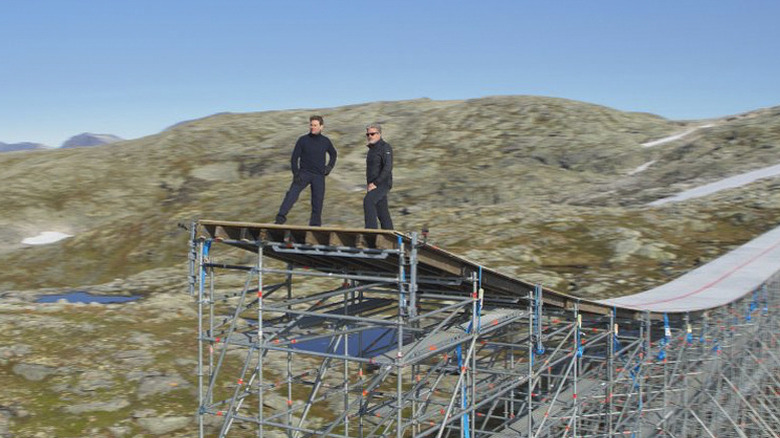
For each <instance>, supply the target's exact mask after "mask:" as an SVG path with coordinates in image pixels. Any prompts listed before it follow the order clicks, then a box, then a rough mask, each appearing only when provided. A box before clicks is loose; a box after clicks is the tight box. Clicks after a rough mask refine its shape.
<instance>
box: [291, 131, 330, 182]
mask: <svg viewBox="0 0 780 438" xmlns="http://www.w3.org/2000/svg"><path fill="white" fill-rule="evenodd" d="M326 153H327V154H328V156H329V157H330V159H329V160H328V164H327V165H325V154H326ZM336 156H337V152H336V148H335V147H333V143H331V142H330V139H329V138H328V137H325V136H324V135H322V134H317V135H314V134H312V133H311V132H310V133H308V134H306V135H304V136H301V138H299V139H298V141H297V142H295V149H293V153H292V158H291V159H290V165H291V166H292V173H293V175H298V172H300V171H301V170H305V171H307V172H311V173H315V174H318V175H327V174H329V173H330V171H331V170H333V166H335V165H336ZM299 161H300V163H299Z"/></svg>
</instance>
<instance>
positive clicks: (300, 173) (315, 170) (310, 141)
mask: <svg viewBox="0 0 780 438" xmlns="http://www.w3.org/2000/svg"><path fill="white" fill-rule="evenodd" d="M324 126H325V122H324V121H323V119H322V116H311V117H309V133H308V134H306V135H304V136H302V137H301V138H299V139H298V141H297V142H296V143H295V149H293V153H292V158H291V160H290V165H291V167H292V173H293V180H292V184H290V189H289V190H287V194H286V195H285V196H284V200H283V201H282V205H281V206H280V207H279V213H278V214H277V215H276V220H275V221H274V223H275V224H283V223H285V222H287V213H288V212H289V211H290V209H292V207H293V204H295V201H297V200H298V195H300V194H301V192H302V191H303V189H305V188H306V186H308V185H311V217H310V218H309V225H311V226H315V227H319V226H320V225H322V204H323V200H324V198H325V176H326V175H328V174H329V173H330V172H331V171H332V170H333V166H335V165H336V155H337V153H336V148H335V147H333V143H331V142H330V139H329V138H328V137H325V136H324V135H322V128H323V127H324ZM325 154H327V155H328V157H329V160H328V164H327V165H326V164H325Z"/></svg>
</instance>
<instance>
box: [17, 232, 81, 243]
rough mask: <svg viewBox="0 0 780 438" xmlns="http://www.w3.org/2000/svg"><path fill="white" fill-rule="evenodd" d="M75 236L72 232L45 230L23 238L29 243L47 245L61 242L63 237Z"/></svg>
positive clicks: (23, 241)
mask: <svg viewBox="0 0 780 438" xmlns="http://www.w3.org/2000/svg"><path fill="white" fill-rule="evenodd" d="M68 237H73V235H72V234H65V233H60V232H59V231H44V232H42V233H40V234H38V235H37V236H34V237H28V238H26V239H24V240H22V243H24V244H27V245H46V244H48V243H54V242H59V241H60V240H62V239H67V238H68Z"/></svg>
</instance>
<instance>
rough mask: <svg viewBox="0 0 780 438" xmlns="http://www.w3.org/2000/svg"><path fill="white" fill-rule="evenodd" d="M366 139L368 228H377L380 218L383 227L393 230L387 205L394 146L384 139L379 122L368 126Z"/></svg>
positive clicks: (366, 209)
mask: <svg viewBox="0 0 780 438" xmlns="http://www.w3.org/2000/svg"><path fill="white" fill-rule="evenodd" d="M366 139H367V140H368V144H367V145H366V146H368V154H366V196H365V197H364V198H363V215H364V217H365V220H366V228H376V227H377V226H376V225H377V223H376V222H377V218H378V219H379V223H380V224H381V225H382V229H384V230H392V229H393V220H392V219H391V218H390V210H389V208H388V207H387V194H388V193H389V192H390V189H391V188H392V187H393V148H391V147H390V144H389V143H385V141H384V140H382V126H381V125H380V124H379V123H372V124H370V125H368V126H367V127H366Z"/></svg>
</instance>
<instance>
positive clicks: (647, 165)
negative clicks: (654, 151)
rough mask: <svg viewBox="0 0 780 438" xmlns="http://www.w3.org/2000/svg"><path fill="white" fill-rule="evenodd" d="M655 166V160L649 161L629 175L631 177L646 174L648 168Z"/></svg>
mask: <svg viewBox="0 0 780 438" xmlns="http://www.w3.org/2000/svg"><path fill="white" fill-rule="evenodd" d="M653 164H655V160H653V161H648V162H647V163H645V164H643V165H641V166H639V167H637V168H636V169H634V170H632V171H631V172H628V174H629V175H635V174H637V173H639V172H644V171H645V170H647V168H648V167H650V166H652V165H653Z"/></svg>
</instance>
